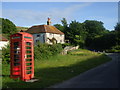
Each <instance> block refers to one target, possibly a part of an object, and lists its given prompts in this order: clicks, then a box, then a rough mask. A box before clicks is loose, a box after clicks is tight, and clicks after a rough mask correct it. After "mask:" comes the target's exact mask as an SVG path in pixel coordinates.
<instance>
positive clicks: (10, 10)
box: [1, 2, 118, 31]
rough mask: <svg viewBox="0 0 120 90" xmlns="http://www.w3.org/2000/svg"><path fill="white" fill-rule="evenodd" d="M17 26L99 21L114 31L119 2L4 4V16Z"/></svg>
mask: <svg viewBox="0 0 120 90" xmlns="http://www.w3.org/2000/svg"><path fill="white" fill-rule="evenodd" d="M1 17H3V18H7V19H9V20H11V21H12V22H13V23H14V24H15V25H16V26H23V27H31V26H33V25H42V24H46V22H47V18H48V17H50V18H51V22H52V25H54V24H61V20H62V18H66V20H67V21H68V24H69V23H70V22H71V21H73V20H76V21H79V22H80V23H83V22H84V21H85V20H97V21H102V22H103V23H104V27H105V28H106V29H108V30H110V31H111V30H114V26H115V25H116V24H117V22H118V2H2V16H1Z"/></svg>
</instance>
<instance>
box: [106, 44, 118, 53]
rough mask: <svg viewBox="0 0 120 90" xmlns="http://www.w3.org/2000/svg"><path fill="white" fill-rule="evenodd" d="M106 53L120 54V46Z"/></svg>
mask: <svg viewBox="0 0 120 90" xmlns="http://www.w3.org/2000/svg"><path fill="white" fill-rule="evenodd" d="M106 52H109V53H118V52H120V45H116V46H113V47H112V48H111V49H109V50H106Z"/></svg>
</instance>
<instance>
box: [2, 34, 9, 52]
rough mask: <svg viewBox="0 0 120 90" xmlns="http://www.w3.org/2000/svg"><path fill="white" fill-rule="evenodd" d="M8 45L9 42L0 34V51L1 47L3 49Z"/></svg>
mask: <svg viewBox="0 0 120 90" xmlns="http://www.w3.org/2000/svg"><path fill="white" fill-rule="evenodd" d="M8 43H9V40H8V39H6V38H5V37H3V36H2V34H0V50H2V48H3V47H5V46H6V45H7V44H8Z"/></svg>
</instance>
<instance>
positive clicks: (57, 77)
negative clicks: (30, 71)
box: [3, 55, 111, 88]
mask: <svg viewBox="0 0 120 90" xmlns="http://www.w3.org/2000/svg"><path fill="white" fill-rule="evenodd" d="M110 60H111V59H110V58H108V57H106V56H105V55H101V56H99V57H94V58H90V59H87V60H84V61H81V62H79V63H76V64H72V65H70V66H63V67H54V68H41V69H35V78H38V79H39V81H37V82H33V83H28V82H22V81H15V80H12V81H9V82H5V83H4V85H3V87H4V88H6V87H8V88H46V87H49V86H51V85H54V84H56V83H60V82H63V81H65V80H67V79H70V78H72V77H74V76H77V75H79V74H80V73H83V72H85V71H87V70H89V69H91V68H93V67H96V66H98V65H100V64H103V63H105V62H108V61H110Z"/></svg>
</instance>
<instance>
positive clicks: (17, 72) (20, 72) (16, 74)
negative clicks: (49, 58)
mask: <svg viewBox="0 0 120 90" xmlns="http://www.w3.org/2000/svg"><path fill="white" fill-rule="evenodd" d="M16 37H17V38H16ZM18 37H19V38H18ZM25 37H30V38H25ZM10 41H11V42H10V47H11V48H10V77H11V78H14V79H15V78H20V79H21V80H22V81H28V80H30V79H32V78H34V49H33V36H32V35H31V34H29V33H25V32H20V33H16V34H13V35H11V36H10ZM14 42H19V47H20V50H19V51H20V53H19V54H18V55H19V60H20V62H19V63H20V65H18V66H14V62H15V61H14V58H15V57H14V55H15V53H14V51H15V50H14ZM26 42H29V43H31V45H29V47H31V50H28V51H31V53H29V54H27V53H26V51H27V49H26V46H27V45H26ZM27 55H31V57H30V59H31V61H29V62H28V61H26V59H29V58H26V56H27ZM26 63H32V65H30V66H27V65H26ZM27 67H31V69H30V70H26V68H27ZM27 71H31V73H30V74H27Z"/></svg>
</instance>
